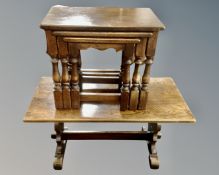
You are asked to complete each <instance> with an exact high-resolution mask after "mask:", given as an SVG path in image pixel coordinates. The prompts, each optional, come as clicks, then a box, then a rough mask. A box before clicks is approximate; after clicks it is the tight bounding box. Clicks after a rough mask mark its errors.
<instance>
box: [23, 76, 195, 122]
mask: <svg viewBox="0 0 219 175" xmlns="http://www.w3.org/2000/svg"><path fill="white" fill-rule="evenodd" d="M149 88H150V89H149V90H150V93H149V97H148V104H147V109H146V110H139V111H120V105H119V104H118V105H117V104H95V103H94V104H87V103H83V104H82V105H81V109H80V110H56V108H55V105H54V98H53V93H52V91H53V80H52V78H51V77H42V78H41V80H40V83H39V86H38V87H37V89H36V93H35V95H34V96H33V99H32V102H31V104H30V107H29V109H28V111H27V113H26V115H25V117H24V121H25V122H141V123H142V122H146V123H147V122H150V123H153V122H154V123H157V122H158V123H173V122H186V123H187V122H189V123H194V122H195V121H196V120H195V118H194V117H193V115H192V113H191V111H190V109H189V108H188V106H187V104H186V102H185V101H184V99H183V97H182V95H181V94H180V92H179V90H178V88H177V87H176V85H175V83H174V81H173V80H172V79H171V78H168V77H167V78H151V83H150V85H149Z"/></svg>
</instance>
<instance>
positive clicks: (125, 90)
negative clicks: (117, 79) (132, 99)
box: [120, 44, 134, 111]
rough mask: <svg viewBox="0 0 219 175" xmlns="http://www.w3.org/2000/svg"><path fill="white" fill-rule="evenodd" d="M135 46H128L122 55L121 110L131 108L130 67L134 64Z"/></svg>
mask: <svg viewBox="0 0 219 175" xmlns="http://www.w3.org/2000/svg"><path fill="white" fill-rule="evenodd" d="M133 54H134V45H132V44H127V45H126V46H125V50H124V51H123V54H122V68H121V71H122V87H121V101H120V110H121V111H124V110H127V109H128V107H129V96H130V65H131V64H132V62H133Z"/></svg>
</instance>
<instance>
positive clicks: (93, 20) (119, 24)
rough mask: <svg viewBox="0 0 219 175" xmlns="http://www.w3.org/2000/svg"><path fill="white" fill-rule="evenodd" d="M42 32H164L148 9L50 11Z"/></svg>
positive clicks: (83, 8) (72, 9)
mask: <svg viewBox="0 0 219 175" xmlns="http://www.w3.org/2000/svg"><path fill="white" fill-rule="evenodd" d="M40 26H41V28H43V29H46V30H62V29H64V30H75V31H76V30H84V31H158V30H162V29H164V28H165V26H164V25H163V23H162V22H160V20H159V19H158V18H157V16H156V15H155V14H154V13H153V11H152V10H151V9H150V8H115V7H68V6H61V5H56V6H53V7H51V9H50V10H49V12H48V14H47V16H46V17H45V18H44V19H43V21H42V23H41V25H40Z"/></svg>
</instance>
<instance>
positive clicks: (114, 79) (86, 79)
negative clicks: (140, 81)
mask: <svg viewBox="0 0 219 175" xmlns="http://www.w3.org/2000/svg"><path fill="white" fill-rule="evenodd" d="M81 78H82V82H83V83H104V84H118V83H119V77H118V76H111V77H109V76H82V77H81Z"/></svg>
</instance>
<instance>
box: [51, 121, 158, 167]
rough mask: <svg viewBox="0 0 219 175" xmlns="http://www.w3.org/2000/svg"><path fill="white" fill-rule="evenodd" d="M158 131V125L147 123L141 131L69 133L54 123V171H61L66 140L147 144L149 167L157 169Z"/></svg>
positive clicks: (60, 124)
mask: <svg viewBox="0 0 219 175" xmlns="http://www.w3.org/2000/svg"><path fill="white" fill-rule="evenodd" d="M160 130H161V126H160V125H159V124H157V123H149V124H148V130H145V129H144V127H143V128H142V130H141V131H69V130H67V128H64V123H55V131H56V134H52V135H51V138H52V139H56V143H57V147H56V154H55V161H54V163H53V167H54V169H56V170H61V169H62V167H63V160H64V155H65V148H66V144H67V141H68V140H136V141H147V142H148V150H149V164H150V167H151V168H152V169H158V168H159V160H158V156H157V151H156V142H157V140H158V139H160V138H161V135H160Z"/></svg>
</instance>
